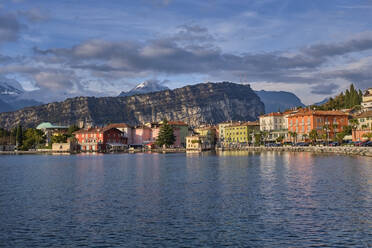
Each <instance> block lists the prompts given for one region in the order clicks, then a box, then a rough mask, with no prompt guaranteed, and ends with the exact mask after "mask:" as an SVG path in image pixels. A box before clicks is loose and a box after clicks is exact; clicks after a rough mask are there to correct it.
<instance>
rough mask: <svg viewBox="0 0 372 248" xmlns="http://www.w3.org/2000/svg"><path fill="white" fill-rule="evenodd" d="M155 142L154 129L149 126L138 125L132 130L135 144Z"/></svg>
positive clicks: (132, 143) (133, 143)
mask: <svg viewBox="0 0 372 248" xmlns="http://www.w3.org/2000/svg"><path fill="white" fill-rule="evenodd" d="M151 142H153V137H152V129H151V128H150V127H148V126H145V125H142V126H136V127H134V128H133V130H132V142H131V143H130V144H131V145H133V146H143V145H145V144H148V143H151Z"/></svg>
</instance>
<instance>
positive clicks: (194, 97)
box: [0, 82, 264, 129]
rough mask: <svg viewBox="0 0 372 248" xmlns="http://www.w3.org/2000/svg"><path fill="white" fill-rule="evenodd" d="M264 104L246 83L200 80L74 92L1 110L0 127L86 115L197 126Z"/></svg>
mask: <svg viewBox="0 0 372 248" xmlns="http://www.w3.org/2000/svg"><path fill="white" fill-rule="evenodd" d="M263 112H264V104H263V103H262V102H261V101H260V98H259V97H258V96H257V95H256V94H255V93H254V91H253V90H252V89H251V87H250V86H249V85H240V84H234V83H230V82H222V83H203V84H197V85H191V86H185V87H183V88H179V89H175V90H165V91H160V92H153V93H148V94H142V95H134V96H126V97H99V98H96V97H76V98H69V99H67V100H65V101H63V102H53V103H49V104H44V105H41V106H36V107H28V108H24V109H21V110H18V111H15V112H10V113H1V114H0V127H3V128H7V129H9V128H12V127H15V126H17V125H19V124H20V125H23V126H25V127H36V126H37V125H38V124H39V123H40V122H44V121H48V122H52V123H56V124H59V125H71V124H75V123H76V122H77V121H79V120H89V121H93V122H94V123H96V124H106V123H115V122H126V123H128V124H132V125H136V124H140V123H143V122H155V121H161V120H163V119H164V118H166V119H168V120H180V121H184V122H186V123H188V124H190V125H193V126H196V125H199V124H201V123H219V122H223V121H228V120H237V121H238V120H241V121H253V120H256V119H257V117H258V115H260V114H262V113H263Z"/></svg>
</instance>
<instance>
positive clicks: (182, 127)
mask: <svg viewBox="0 0 372 248" xmlns="http://www.w3.org/2000/svg"><path fill="white" fill-rule="evenodd" d="M168 124H169V125H171V126H172V127H173V129H174V130H177V131H175V136H176V142H175V146H176V147H186V137H187V136H188V135H189V126H188V125H187V124H186V123H185V122H183V121H169V122H168ZM178 137H179V139H178Z"/></svg>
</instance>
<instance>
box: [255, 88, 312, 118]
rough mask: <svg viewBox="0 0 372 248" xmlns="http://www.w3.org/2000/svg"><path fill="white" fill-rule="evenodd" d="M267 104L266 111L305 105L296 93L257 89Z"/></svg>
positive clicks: (257, 92)
mask: <svg viewBox="0 0 372 248" xmlns="http://www.w3.org/2000/svg"><path fill="white" fill-rule="evenodd" d="M255 93H256V94H257V95H258V96H259V97H260V99H261V101H262V102H263V103H264V104H265V113H271V112H278V111H279V110H280V111H284V110H287V109H290V108H293V107H299V106H301V107H304V106H305V105H304V104H303V103H302V102H301V100H300V98H298V97H297V96H296V95H295V94H293V93H291V92H286V91H265V90H260V91H255Z"/></svg>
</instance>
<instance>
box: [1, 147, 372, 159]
mask: <svg viewBox="0 0 372 248" xmlns="http://www.w3.org/2000/svg"><path fill="white" fill-rule="evenodd" d="M209 151H216V152H224V151H252V152H268V151H276V152H311V153H315V154H325V153H327V154H339V155H352V156H355V155H359V156H366V157H372V147H349V146H336V147H328V146H308V147H298V146H295V147H292V146H283V147H264V146H249V147H242V148H216V149H215V150H214V149H213V150H209ZM203 152H204V151H203ZM205 152H208V151H205ZM121 153H132V154H134V153H201V152H200V151H192V150H186V149H165V150H164V149H152V150H134V151H128V150H127V151H122V152H108V153H92V152H83V153H69V152H55V151H45V150H44V151H0V155H35V154H39V155H76V154H87V155H89V154H121Z"/></svg>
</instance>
